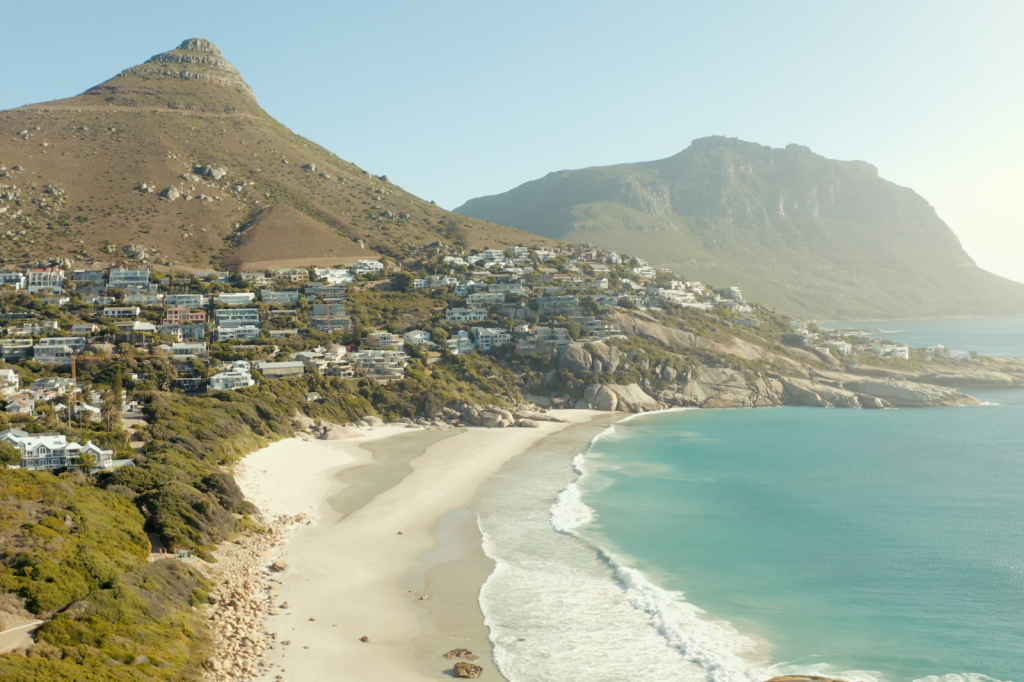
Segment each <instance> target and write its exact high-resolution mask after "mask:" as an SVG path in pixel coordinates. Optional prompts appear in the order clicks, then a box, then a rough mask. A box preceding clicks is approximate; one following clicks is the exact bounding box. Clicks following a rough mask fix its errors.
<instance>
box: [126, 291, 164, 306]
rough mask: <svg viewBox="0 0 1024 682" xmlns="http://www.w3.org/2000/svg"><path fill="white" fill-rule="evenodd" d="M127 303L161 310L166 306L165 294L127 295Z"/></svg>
mask: <svg viewBox="0 0 1024 682" xmlns="http://www.w3.org/2000/svg"><path fill="white" fill-rule="evenodd" d="M124 302H125V303H131V304H135V305H140V306H143V307H144V308H159V307H160V306H162V305H163V304H164V295H163V294H127V295H125V297H124Z"/></svg>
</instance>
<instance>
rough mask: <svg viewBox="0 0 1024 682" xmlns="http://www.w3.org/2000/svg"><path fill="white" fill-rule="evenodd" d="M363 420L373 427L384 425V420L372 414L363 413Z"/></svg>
mask: <svg viewBox="0 0 1024 682" xmlns="http://www.w3.org/2000/svg"><path fill="white" fill-rule="evenodd" d="M363 421H364V422H366V423H367V424H369V425H370V426H373V427H377V426H384V420H383V419H381V418H380V417H375V416H373V415H372V414H368V415H365V416H364V417H363Z"/></svg>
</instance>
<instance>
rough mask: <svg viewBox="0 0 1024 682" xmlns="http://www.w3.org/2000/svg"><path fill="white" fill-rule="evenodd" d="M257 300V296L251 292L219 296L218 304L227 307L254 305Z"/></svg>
mask: <svg viewBox="0 0 1024 682" xmlns="http://www.w3.org/2000/svg"><path fill="white" fill-rule="evenodd" d="M255 300H256V294H254V293H253V292H251V291H241V292H237V293H232V294H229V293H223V294H217V303H219V304H221V305H226V306H238V305H252V303H253V301H255ZM218 312H219V311H218Z"/></svg>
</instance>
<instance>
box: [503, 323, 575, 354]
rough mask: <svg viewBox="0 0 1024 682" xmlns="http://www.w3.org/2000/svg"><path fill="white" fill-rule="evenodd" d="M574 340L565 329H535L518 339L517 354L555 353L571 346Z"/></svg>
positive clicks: (539, 327)
mask: <svg viewBox="0 0 1024 682" xmlns="http://www.w3.org/2000/svg"><path fill="white" fill-rule="evenodd" d="M571 341H572V339H571V338H570V337H569V332H568V330H566V329H565V328H564V327H541V326H537V327H534V328H533V331H532V332H529V333H527V334H521V335H519V336H518V337H516V352H517V353H555V352H557V351H559V350H561V349H562V348H565V347H566V346H568V345H569V343H570V342H571Z"/></svg>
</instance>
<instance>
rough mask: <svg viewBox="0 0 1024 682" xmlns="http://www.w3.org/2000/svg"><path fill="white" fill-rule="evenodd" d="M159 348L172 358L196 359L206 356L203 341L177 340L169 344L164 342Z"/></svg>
mask: <svg viewBox="0 0 1024 682" xmlns="http://www.w3.org/2000/svg"><path fill="white" fill-rule="evenodd" d="M159 348H160V349H161V350H163V352H164V353H166V354H167V355H169V356H170V358H171V359H172V360H197V359H199V358H205V357H206V356H207V348H206V344H205V343H203V342H198V343H197V342H191V343H185V342H179V343H172V344H169V345H168V344H166V343H165V344H163V345H161V346H159Z"/></svg>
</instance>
